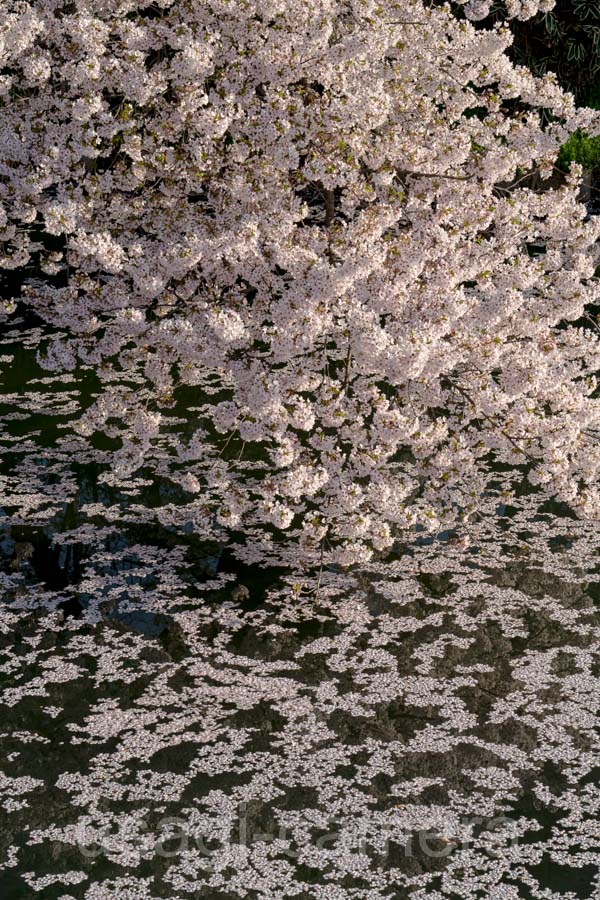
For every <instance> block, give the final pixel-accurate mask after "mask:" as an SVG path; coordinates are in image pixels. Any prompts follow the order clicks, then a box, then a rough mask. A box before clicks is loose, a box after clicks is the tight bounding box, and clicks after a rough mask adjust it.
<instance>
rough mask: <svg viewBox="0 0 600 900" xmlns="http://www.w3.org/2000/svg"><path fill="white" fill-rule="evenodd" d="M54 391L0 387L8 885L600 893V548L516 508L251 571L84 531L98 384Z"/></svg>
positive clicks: (168, 537) (1, 877)
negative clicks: (4, 407) (358, 552)
mask: <svg viewBox="0 0 600 900" xmlns="http://www.w3.org/2000/svg"><path fill="white" fill-rule="evenodd" d="M11 347H12V345H10V343H8V344H7V345H5V348H2V347H0V352H5V353H6V355H10V353H12V352H13V350H12V349H11ZM41 377H43V376H42V375H40V374H39V373H38V374H36V373H35V372H33V373H32V374H31V378H32V379H35V378H41ZM45 387H46V390H43V388H44V385H42V386H41V387H40V385H39V383H38V384H37V386H36V385H35V384H31V383H30V385H29V388H28V392H27V391H24V390H23V392H22V393H20V394H19V405H18V407H16V406H15V399H14V392H15V391H18V390H19V388H17V387H16V386H15V385H7V384H5V389H6V393H7V395H8V394H10V392H13V397H12V398H10V397H9V399H8V402H9V403H10V404H12V408H13V410H15V409H16V410H17V411H18V412H19V413H20V415H21V417H19V416H17V417H13V418H12V419H6V420H4V426H3V427H4V432H3V434H2V445H3V448H4V450H3V458H4V462H5V465H4V466H3V470H4V471H5V472H6V473H7V475H6V476H5V481H4V483H3V486H4V496H5V501H4V507H5V509H4V512H5V518H4V522H5V528H4V530H3V533H2V541H3V543H2V546H1V552H2V554H3V560H4V564H3V568H2V573H1V574H0V578H1V580H2V581H1V583H2V588H3V592H4V597H5V603H4V604H3V606H2V610H1V613H0V642H1V646H2V651H1V654H0V666H1V672H2V681H1V693H0V703H1V704H2V706H1V714H2V720H1V725H0V731H1V732H2V759H3V766H2V775H1V776H0V777H1V778H2V780H3V788H4V791H3V795H4V797H5V798H6V799H5V800H4V801H3V814H2V826H1V838H2V848H3V851H2V852H3V861H2V871H1V873H0V888H2V892H1V895H2V897H7V898H8V897H15V898H16V897H29V896H40V897H42V898H46V897H47V898H57V897H61V898H63V900H67V898H85V900H108V898H115V900H117V898H118V900H121V898H129V897H131V898H154V897H157V898H175V897H181V898H184V897H206V898H237V897H264V898H282V900H283V898H289V897H298V898H312V897H315V898H326V900H338V898H340V900H343V898H361V900H362V898H403V897H417V898H418V897H420V898H438V897H439V898H445V897H458V898H463V897H464V898H479V897H482V898H483V897H493V898H505V897H506V898H517V897H543V898H553V897H556V898H568V897H593V896H598V891H599V885H598V880H597V862H598V855H597V845H598V839H597V808H598V801H599V794H598V790H597V775H598V738H597V734H598V732H597V725H598V721H597V715H596V711H597V697H598V666H597V654H596V650H597V646H598V634H599V632H598V611H597V599H598V584H597V582H598V577H597V572H598V545H599V544H600V535H598V534H595V533H593V532H592V531H590V529H589V527H587V528H586V527H583V526H582V525H581V524H580V523H578V522H577V521H576V520H574V519H573V518H572V517H571V516H569V515H568V514H567V513H568V511H567V510H565V509H564V508H561V507H558V506H556V505H554V506H553V505H552V504H550V505H548V504H546V505H542V506H539V504H536V500H535V496H531V497H528V498H523V502H522V507H521V508H520V509H519V510H518V511H517V510H516V509H512V508H509V509H500V510H499V514H498V516H497V517H496V518H495V519H494V520H490V521H488V520H482V521H481V522H480V524H479V526H478V531H477V532H476V533H475V535H474V539H473V541H472V543H471V546H470V547H468V548H464V547H461V546H460V545H458V544H457V543H456V542H453V541H452V539H451V536H448V535H439V536H438V540H437V541H434V542H431V541H429V542H425V541H421V542H419V541H415V542H414V543H412V544H407V545H406V546H403V547H398V548H396V550H395V553H394V554H393V555H390V557H389V558H388V559H386V560H381V561H378V562H374V563H371V564H369V565H367V566H364V567H362V568H361V570H360V571H359V572H346V573H344V572H341V571H339V572H334V571H324V572H322V573H321V574H320V576H319V577H318V578H317V577H315V578H314V579H309V578H304V579H301V578H299V577H297V576H289V577H286V576H285V574H283V573H282V572H279V571H270V570H266V569H258V567H257V569H255V570H253V569H252V567H247V566H246V567H241V566H239V565H236V563H235V562H234V561H233V560H232V559H231V558H230V559H228V558H227V557H225V556H223V557H219V554H218V550H217V549H215V548H214V547H210V546H201V547H198V546H195V545H194V542H193V538H192V537H191V536H190V537H189V539H187V538H186V535H178V534H175V533H173V532H171V531H169V529H168V528H163V529H162V530H160V529H158V528H157V529H156V530H155V531H153V530H152V529H150V528H143V527H141V526H138V525H136V522H135V517H133V518H132V521H130V522H129V523H125V524H124V523H123V522H122V521H120V520H119V521H115V522H114V523H113V524H111V522H110V518H109V520H108V521H104V523H103V524H102V525H101V526H100V525H98V527H94V518H93V516H91V517H89V518H86V517H85V516H84V515H82V513H81V508H82V507H83V506H85V505H86V504H94V503H102V504H104V505H105V506H108V507H110V504H111V502H116V500H115V497H111V493H110V492H111V488H110V486H107V485H102V483H98V479H97V477H96V474H95V473H97V472H98V470H99V469H100V468H101V466H102V458H101V451H96V455H94V454H93V453H92V452H91V451H89V450H87V451H84V448H83V447H79V448H78V452H77V455H76V456H75V455H74V453H73V447H74V446H75V444H76V442H75V439H74V438H73V436H72V435H69V433H68V429H66V428H62V429H61V423H63V424H64V420H62V419H61V417H60V415H59V414H58V411H59V410H61V409H63V410H64V404H61V403H59V402H58V401H57V399H56V392H57V391H59V390H60V391H64V392H66V394H67V395H68V402H69V403H73V404H80V403H85V391H84V390H83V388H82V387H81V384H80V383H79V382H72V381H66V382H64V383H62V384H50V382H48V384H47V385H46V386H45ZM33 392H37V394H36V396H33ZM40 396H42V397H43V404H44V407H43V410H41V411H40V407H41V402H39V397H40ZM36 397H37V399H36ZM64 399H65V398H63V400H64ZM23 416H28V417H32V416H38V417H40V419H39V425H38V427H39V428H41V429H42V430H44V432H45V433H47V428H48V425H47V423H48V422H49V421H50V420H51V419H52V420H53V421H54V422H55V428H56V433H55V437H56V440H55V442H54V444H53V446H52V447H49V448H48V449H47V451H46V453H45V455H44V456H41V455H40V457H39V458H38V459H37V460H36V459H33V458H32V455H31V453H28V452H24V450H23V445H24V443H26V441H27V440H28V437H27V435H28V434H30V433H31V431H35V427H34V426H35V424H36V423H35V422H33V423H32V421H31V419H30V418H29V419H25V418H23ZM53 417H54V418H53ZM42 419H43V420H42ZM86 453H87V454H88V455H87V456H86ZM152 490H156V487H155V486H153V487H152ZM158 491H159V495H158V496H157V497H155V501H156V502H168V499H167V498H168V488H167V487H162V486H160V487H159V488H158ZM160 491H163V492H164V493H163V494H162V495H160ZM86 528H87V529H88V530H87V531H86ZM240 584H243V586H244V587H246V588H247V589H248V590H247V592H240V591H239V589H238V590H236V585H237V586H238V588H239V585H240ZM69 603H70V606H68V605H67V604H69ZM60 604H62V606H61V605H60Z"/></svg>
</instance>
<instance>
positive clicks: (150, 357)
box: [0, 0, 600, 565]
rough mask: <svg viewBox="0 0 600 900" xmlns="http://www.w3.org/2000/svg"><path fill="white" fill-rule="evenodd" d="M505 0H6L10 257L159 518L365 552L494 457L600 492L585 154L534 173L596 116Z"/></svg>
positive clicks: (321, 558)
mask: <svg viewBox="0 0 600 900" xmlns="http://www.w3.org/2000/svg"><path fill="white" fill-rule="evenodd" d="M487 6H488V4H486V3H479V4H478V3H477V2H474V0H470V2H469V3H468V4H467V6H466V8H465V9H466V13H467V18H466V19H465V20H462V21H461V20H458V19H457V18H456V17H455V16H454V15H453V13H452V10H451V8H450V7H449V6H448V5H446V6H436V7H431V6H430V5H429V4H427V3H425V2H423V0H404V2H402V3H394V2H392V3H386V4H379V3H378V2H376V0H345V2H342V0H306V2H302V3H297V2H280V0H244V2H241V0H207V2H203V3H194V2H191V0H158V2H155V3H152V4H151V5H146V4H145V3H142V2H140V0H85V2H84V0H75V2H71V3H65V2H63V0H44V2H41V0H32V2H21V0H7V2H5V3H4V5H3V11H2V14H1V18H0V29H1V32H0V34H1V36H2V51H1V52H2V70H1V77H0V103H1V104H2V116H3V121H4V125H3V128H2V130H1V133H0V149H1V154H0V160H1V161H0V200H1V206H0V217H1V219H0V227H1V229H2V230H1V233H0V238H1V239H2V241H3V250H2V257H1V259H0V265H1V266H2V267H3V268H4V269H5V270H7V271H8V272H9V273H12V277H13V278H14V283H15V284H17V283H18V284H19V285H20V286H21V287H20V303H21V304H22V305H23V307H25V308H27V309H29V310H31V311H33V312H35V313H36V314H37V315H38V316H40V317H41V318H42V319H43V320H44V321H45V322H47V323H51V324H52V326H53V327H54V328H55V336H54V338H52V339H51V340H50V341H49V342H47V343H45V344H43V345H40V351H39V358H40V360H41V361H42V362H43V365H44V366H45V367H46V368H47V369H49V370H51V371H55V372H59V373H69V372H73V371H75V370H77V369H78V367H80V366H82V365H83V366H88V367H89V366H92V367H93V368H94V371H95V372H96V375H97V377H98V378H99V379H100V382H101V386H102V387H101V390H100V391H99V392H98V394H97V396H96V397H95V399H94V401H93V402H92V403H91V404H90V405H89V406H88V408H87V409H86V410H85V411H84V412H83V414H82V415H81V417H80V418H79V420H78V421H77V423H76V427H77V430H78V432H79V434H80V435H81V436H83V437H86V438H89V440H90V442H93V441H95V440H97V439H98V438H99V436H104V438H107V439H109V440H110V441H112V442H113V443H114V450H113V452H112V455H111V461H112V472H111V473H110V475H107V476H106V479H107V481H109V482H110V479H112V482H110V483H112V484H116V485H118V484H121V485H127V483H128V482H130V481H131V480H132V479H134V476H136V473H138V474H139V473H140V472H142V471H143V470H144V466H148V464H149V461H152V460H155V461H156V464H155V465H154V468H153V475H152V477H153V478H159V477H160V478H166V479H170V480H171V482H172V483H173V484H175V485H177V486H178V488H179V489H181V491H182V494H183V495H184V499H182V500H181V501H180V502H178V503H173V504H169V505H167V506H166V507H163V508H161V509H159V510H158V511H157V512H156V515H157V517H158V518H159V520H160V521H162V522H163V523H168V524H169V525H175V526H178V525H183V524H185V523H190V522H191V523H192V528H193V530H194V532H195V533H196V534H197V535H200V536H202V537H214V536H215V535H217V536H218V535H222V534H224V533H232V532H237V533H239V534H240V535H242V536H243V541H244V543H245V547H244V548H243V553H244V554H245V558H246V559H247V560H250V561H251V560H253V559H258V558H261V557H264V556H265V555H267V556H268V555H269V554H270V553H271V554H274V553H276V552H279V551H278V548H281V547H282V546H285V547H286V548H289V552H290V553H291V558H295V559H296V560H302V561H303V564H311V563H312V564H315V565H318V564H319V563H323V562H337V563H341V564H344V565H350V564H352V563H355V562H359V561H364V560H365V559H367V558H368V557H369V556H370V554H371V553H372V552H373V551H374V550H375V551H383V550H386V549H387V548H389V547H390V546H391V545H392V543H393V541H394V540H395V539H396V537H397V536H398V535H400V534H402V533H403V532H405V531H406V530H407V529H411V530H412V529H414V528H420V529H425V530H427V531H431V532H434V533H435V532H439V530H440V529H443V528H452V527H461V528H463V529H465V530H467V529H468V526H469V522H470V521H472V519H473V517H475V516H476V515H477V513H478V512H480V511H482V510H485V509H486V508H488V507H490V508H493V507H494V505H495V504H496V503H497V499H498V498H497V496H496V494H495V493H494V491H493V489H492V479H493V477H494V468H495V469H497V467H498V466H504V467H506V466H508V467H514V468H515V469H516V471H517V472H518V473H525V474H526V477H527V479H528V480H529V483H530V484H531V485H532V486H534V487H535V488H536V489H537V488H539V489H540V490H542V491H544V492H546V493H547V494H549V495H553V496H556V497H558V498H559V499H560V500H562V501H565V502H567V503H569V504H570V505H571V506H572V507H573V508H574V509H576V510H577V511H578V512H579V513H580V514H581V515H583V516H587V517H598V515H600V494H599V493H598V489H597V479H598V472H599V468H600V450H599V444H598V434H599V429H600V407H599V404H598V399H597V381H596V374H595V373H596V371H597V369H598V358H599V357H598V336H597V332H598V329H597V324H596V322H595V321H594V320H593V319H590V317H589V307H590V305H591V304H593V303H594V302H595V301H597V298H598V282H597V279H596V277H595V274H594V273H595V270H596V266H597V262H598V250H597V245H596V242H597V239H598V236H599V235H600V223H599V222H598V221H596V220H593V219H590V218H589V216H587V215H586V209H585V207H584V205H583V204H582V203H580V202H579V199H578V190H579V182H580V176H581V170H580V168H578V167H577V166H573V167H572V169H571V173H570V175H569V177H568V179H567V183H566V184H565V185H564V186H562V187H560V188H559V189H546V190H542V191H537V192H535V191H533V190H531V189H530V188H527V187H525V186H523V184H522V183H520V180H521V179H522V177H523V175H524V173H527V172H529V171H531V169H532V167H535V168H536V169H537V170H538V171H539V172H540V174H541V176H542V178H544V177H546V176H548V175H549V174H550V172H551V171H552V167H553V165H554V162H555V160H556V156H557V153H558V150H559V148H560V146H561V145H562V144H563V143H564V141H565V140H566V138H567V137H568V136H569V134H571V133H572V132H573V131H574V130H575V129H577V128H584V129H585V130H586V131H587V133H588V134H591V135H593V134H598V133H600V115H599V114H598V113H597V112H595V111H592V110H588V109H576V107H575V103H574V99H573V97H572V96H571V95H570V94H567V93H564V92H563V91H562V90H561V89H560V88H559V86H558V84H557V82H556V79H555V78H554V77H553V76H552V75H547V76H545V77H543V78H538V77H534V76H533V75H532V74H531V73H530V72H529V71H528V70H527V69H525V68H523V67H520V66H515V65H513V64H512V63H511V62H510V61H509V59H508V57H507V55H506V50H507V48H508V47H509V45H510V42H511V35H510V31H509V28H508V26H507V24H506V23H503V24H498V23H497V24H496V25H494V27H493V28H489V29H487V28H481V27H477V28H475V27H474V25H473V24H472V23H471V22H470V21H469V19H478V18H481V16H482V15H485V14H486V11H487V10H486V9H484V7H487ZM480 7H481V8H480ZM550 7H551V3H549V2H542V3H538V2H534V0H528V2H522V3H521V2H518V0H510V2H507V4H506V15H507V17H511V16H520V17H527V16H531V15H533V14H534V13H535V12H536V11H537V10H538V9H541V10H542V11H544V10H548V9H550ZM14 293H15V296H11V297H8V299H6V300H5V311H6V314H7V315H10V314H11V313H12V312H14V310H15V308H16V306H17V302H18V301H17V297H16V294H17V291H16V290H15V291H14ZM182 409H183V412H184V414H183V415H182V414H181V413H182ZM191 423H194V426H193V429H192V430H191V432H190V425H191ZM178 424H180V425H181V427H180V428H178ZM232 451H233V452H232ZM185 498H187V499H185ZM240 552H242V551H240ZM286 552H287V551H286Z"/></svg>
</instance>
